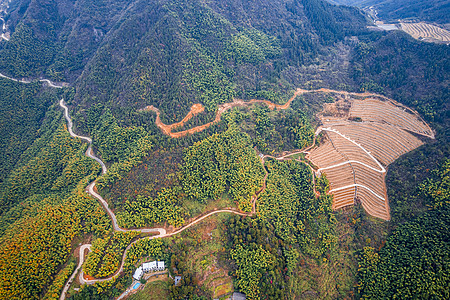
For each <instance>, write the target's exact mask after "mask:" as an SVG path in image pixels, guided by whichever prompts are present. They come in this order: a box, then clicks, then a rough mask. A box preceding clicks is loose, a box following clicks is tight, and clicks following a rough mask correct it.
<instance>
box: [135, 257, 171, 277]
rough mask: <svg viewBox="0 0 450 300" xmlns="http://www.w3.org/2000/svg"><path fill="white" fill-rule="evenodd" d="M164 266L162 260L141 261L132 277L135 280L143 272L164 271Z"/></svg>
mask: <svg viewBox="0 0 450 300" xmlns="http://www.w3.org/2000/svg"><path fill="white" fill-rule="evenodd" d="M165 269H166V266H165V264H164V262H163V261H152V262H146V263H143V264H142V266H140V267H139V268H137V269H136V271H135V272H134V274H133V278H134V279H136V280H140V279H141V278H142V275H144V273H148V272H155V271H164V270H165Z"/></svg>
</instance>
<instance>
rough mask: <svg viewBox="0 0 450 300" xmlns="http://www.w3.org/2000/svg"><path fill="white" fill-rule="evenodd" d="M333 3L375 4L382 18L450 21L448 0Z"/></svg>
mask: <svg viewBox="0 0 450 300" xmlns="http://www.w3.org/2000/svg"><path fill="white" fill-rule="evenodd" d="M329 2H331V3H337V4H344V5H352V6H358V7H369V6H374V7H375V9H376V10H377V12H378V17H379V18H380V19H381V20H387V21H390V20H396V19H416V20H420V21H428V22H436V23H440V24H448V23H450V17H449V12H450V2H449V1H448V0H330V1H329Z"/></svg>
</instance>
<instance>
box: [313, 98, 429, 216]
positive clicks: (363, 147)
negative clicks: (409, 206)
mask: <svg viewBox="0 0 450 300" xmlns="http://www.w3.org/2000/svg"><path fill="white" fill-rule="evenodd" d="M361 95H362V94H361ZM319 118H320V119H321V121H322V124H323V125H322V126H321V127H320V128H319V129H318V130H317V132H316V133H317V134H318V133H319V132H323V133H324V134H325V136H326V140H325V142H324V143H322V144H321V145H320V146H319V147H316V148H314V149H313V150H312V151H311V152H310V153H308V155H307V156H306V158H307V159H309V160H310V161H311V162H312V163H314V164H315V165H316V166H318V168H319V169H318V170H317V172H324V173H325V174H326V175H327V178H328V180H329V181H330V192H331V193H332V194H334V201H333V208H334V209H339V208H342V207H345V206H348V205H353V204H354V203H355V201H359V202H361V204H362V206H363V207H364V209H365V210H366V211H367V213H369V214H370V215H372V216H374V217H378V218H381V219H384V220H389V219H390V213H389V202H388V199H387V194H386V185H385V175H386V167H387V166H388V165H389V164H391V163H392V162H394V161H395V160H396V159H397V158H398V157H400V156H401V155H403V154H405V153H407V152H409V151H411V150H413V149H415V148H417V147H419V146H420V145H422V144H423V142H422V141H421V140H420V139H419V138H418V137H417V136H418V135H421V136H424V137H429V138H434V133H433V131H432V130H431V128H430V127H429V126H428V125H427V124H426V123H425V122H424V121H423V120H422V119H421V118H420V116H419V115H418V114H417V113H416V112H415V111H413V110H411V109H409V108H407V107H405V106H402V105H401V104H398V103H396V102H395V101H392V100H389V99H386V98H384V97H381V96H376V95H372V96H366V95H364V97H360V95H358V94H354V95H350V94H348V95H346V97H345V98H344V99H342V98H341V99H340V100H339V101H336V102H335V103H331V104H330V103H328V104H326V105H325V106H324V110H323V111H322V112H321V113H320V114H319Z"/></svg>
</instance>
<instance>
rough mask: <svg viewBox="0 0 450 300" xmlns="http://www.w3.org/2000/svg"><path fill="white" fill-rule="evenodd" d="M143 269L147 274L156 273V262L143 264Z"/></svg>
mask: <svg viewBox="0 0 450 300" xmlns="http://www.w3.org/2000/svg"><path fill="white" fill-rule="evenodd" d="M142 269H143V270H144V272H145V273H147V272H153V271H155V270H156V261H152V262H147V263H144V264H142Z"/></svg>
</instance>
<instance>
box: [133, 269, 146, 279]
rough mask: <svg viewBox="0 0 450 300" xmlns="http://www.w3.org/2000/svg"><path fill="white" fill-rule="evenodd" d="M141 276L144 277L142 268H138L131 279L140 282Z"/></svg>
mask: <svg viewBox="0 0 450 300" xmlns="http://www.w3.org/2000/svg"><path fill="white" fill-rule="evenodd" d="M142 275H144V270H143V269H142V267H139V268H137V269H136V271H135V272H134V274H133V278H134V279H136V280H141V278H142Z"/></svg>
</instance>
